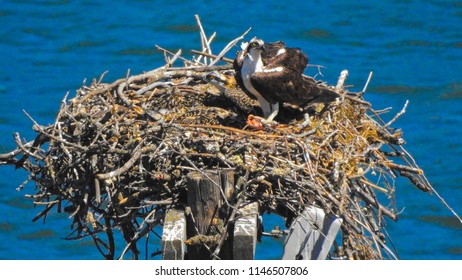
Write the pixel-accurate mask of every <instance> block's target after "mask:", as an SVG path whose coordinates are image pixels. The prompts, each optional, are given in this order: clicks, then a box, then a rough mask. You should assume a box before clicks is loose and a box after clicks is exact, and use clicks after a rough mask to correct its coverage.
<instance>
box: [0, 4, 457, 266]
mask: <svg viewBox="0 0 462 280" xmlns="http://www.w3.org/2000/svg"><path fill="white" fill-rule="evenodd" d="M228 2H231V1H228ZM194 14H199V15H200V17H201V19H202V23H203V26H204V28H205V30H206V33H207V34H208V35H211V34H212V32H214V31H216V32H217V37H216V40H215V41H214V43H213V44H212V48H213V50H214V52H215V53H218V52H219V51H220V50H221V49H222V48H223V47H224V46H225V45H226V44H227V43H228V42H229V41H230V40H232V39H234V38H236V37H238V36H239V35H240V34H242V33H243V32H244V31H245V30H246V29H247V28H249V27H252V31H251V33H250V34H249V35H248V37H247V39H250V38H251V37H253V36H258V37H260V38H262V39H264V40H266V41H276V40H283V41H285V42H286V43H287V44H288V45H289V46H294V47H300V48H302V49H303V50H304V51H305V52H306V53H307V54H308V56H309V57H310V63H312V64H319V65H323V66H325V68H322V74H323V75H324V76H323V77H322V78H323V79H324V80H326V81H327V82H330V83H335V82H336V80H337V77H338V75H339V73H340V71H341V70H343V69H348V70H349V72H350V76H349V78H348V84H350V85H352V86H353V89H356V90H361V89H362V87H363V85H364V83H365V80H366V78H367V76H368V74H369V71H374V76H373V79H372V81H371V84H370V86H369V88H368V92H367V94H366V99H367V100H369V101H370V102H372V103H373V104H374V107H375V108H377V109H379V108H385V107H389V106H391V107H393V113H396V112H398V111H399V110H400V109H401V107H402V106H403V104H404V103H405V101H406V100H409V101H410V105H409V107H408V110H407V113H406V114H405V115H404V116H403V117H402V118H401V119H400V120H399V121H398V122H397V123H396V126H397V127H402V128H403V130H404V136H405V139H406V141H407V144H406V146H405V148H406V149H407V150H408V151H409V152H411V153H412V154H413V156H414V157H415V159H416V160H417V163H418V164H419V165H420V167H421V168H423V169H424V170H425V172H426V175H427V176H428V178H429V180H430V181H431V182H432V183H433V185H434V187H435V188H436V190H437V191H438V192H439V193H440V194H441V195H442V196H443V197H444V198H445V199H446V200H447V202H448V203H449V204H450V205H451V206H452V207H453V208H454V209H455V210H456V211H457V212H458V213H462V172H461V171H462V168H461V167H462V164H461V159H462V145H461V142H462V141H461V138H462V2H460V1H450V0H433V1H417V0H400V1H398V0H396V1H290V2H287V1H260V0H253V1H244V2H240V3H237V1H233V3H225V2H224V1H216V2H215V1H200V2H199V1H197V2H194V1H175V2H172V1H147V0H145V1H143V0H138V1H117V2H116V1H101V0H99V1H65V0H62V1H51V0H50V1H36V0H30V1H8V0H3V1H2V4H1V5H0V112H1V114H0V153H3V152H6V151H9V150H11V149H13V148H14V145H13V143H14V142H13V137H12V133H14V132H20V133H21V135H22V137H24V138H26V139H27V140H31V139H32V138H33V137H34V133H33V132H32V130H31V125H32V123H31V121H30V120H29V119H28V118H27V117H26V116H25V115H24V114H23V112H22V110H23V109H24V110H26V111H27V112H28V113H29V114H31V115H32V116H33V117H34V118H35V120H37V121H38V122H39V123H41V124H48V123H52V122H53V121H54V117H55V114H56V112H57V111H58V108H59V105H60V101H61V99H62V98H63V96H64V94H65V93H66V92H67V91H70V92H71V96H72V95H73V94H74V91H75V90H76V89H77V88H78V87H80V86H81V85H82V83H83V80H84V79H87V80H88V81H91V79H92V78H94V77H99V75H100V74H101V73H103V72H104V71H106V70H109V73H108V75H107V76H106V78H105V81H106V82H110V81H112V80H115V79H117V78H120V77H123V76H125V75H126V73H127V70H128V69H130V71H131V73H139V72H141V71H144V70H151V69H154V68H156V67H159V66H161V65H163V56H162V55H161V54H160V53H157V52H156V51H155V47H154V46H155V45H156V44H157V45H160V46H162V47H164V48H167V49H171V50H176V49H178V48H182V49H183V51H184V52H183V53H184V54H185V55H186V56H188V55H189V54H188V53H187V50H189V49H199V48H200V39H199V35H198V34H199V33H198V31H197V27H196V22H195V19H194ZM236 50H237V49H236ZM232 53H234V51H233V52H232ZM228 56H229V57H232V55H231V54H230V55H228ZM316 72H317V69H316V68H310V69H308V71H307V73H308V74H315V73H316ZM392 116H393V115H392V114H390V116H389V118H391V117H392ZM26 178H27V174H26V173H25V172H23V171H20V170H16V171H15V170H14V169H13V168H12V167H0V259H100V258H101V256H100V255H99V253H98V252H97V250H96V249H95V247H94V246H93V244H92V241H91V240H83V241H65V240H63V237H65V236H66V234H67V233H69V230H70V229H69V226H70V220H69V219H68V218H67V215H66V214H57V213H53V214H52V215H50V216H49V217H47V220H46V223H42V222H41V221H39V222H36V223H32V222H31V220H32V218H33V217H34V216H35V215H36V214H37V213H38V212H39V211H40V209H38V208H34V207H32V204H31V201H29V200H27V199H25V198H24V195H25V194H26V193H33V192H34V186H33V185H32V184H29V185H27V186H26V188H25V189H24V190H23V191H20V192H18V191H16V190H15V189H16V188H17V187H18V186H19V185H20V184H21V183H22V182H23V181H24V180H25V179H26ZM396 196H397V205H398V208H399V209H400V210H402V214H401V215H400V219H399V221H398V222H397V223H394V222H392V221H388V227H387V228H388V230H389V233H390V235H391V237H392V240H393V241H394V246H395V247H396V248H397V250H398V252H399V255H400V257H401V258H402V259H462V234H461V233H462V231H461V230H462V226H461V225H460V224H459V223H458V222H457V221H456V220H455V219H454V218H453V217H452V215H451V213H450V212H449V211H448V210H447V209H446V208H444V207H443V206H442V204H441V203H440V202H439V200H438V199H437V198H436V197H435V196H430V195H427V194H424V193H422V192H420V191H418V190H417V189H416V188H414V187H413V186H411V185H410V184H409V183H407V182H406V181H398V186H397V194H396ZM265 221H266V223H267V228H271V225H270V224H277V223H281V222H280V221H279V220H278V219H275V218H271V217H265ZM152 240H153V241H151V242H152V244H151V246H152V248H153V249H155V248H158V247H159V244H158V242H157V241H156V238H152ZM281 246H282V241H281V240H279V241H278V240H275V241H273V240H271V239H264V240H263V243H261V244H259V245H258V247H257V258H259V259H278V258H279V257H280V254H281Z"/></svg>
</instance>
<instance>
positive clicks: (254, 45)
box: [245, 37, 265, 57]
mask: <svg viewBox="0 0 462 280" xmlns="http://www.w3.org/2000/svg"><path fill="white" fill-rule="evenodd" d="M264 45H265V42H263V40H261V39H258V38H257V37H253V38H252V40H250V42H249V43H248V44H246V45H245V47H246V52H247V53H248V54H249V55H251V56H252V57H253V56H254V55H259V54H260V53H261V52H262V50H263V49H264Z"/></svg>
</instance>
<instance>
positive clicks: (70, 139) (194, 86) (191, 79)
mask: <svg viewBox="0 0 462 280" xmlns="http://www.w3.org/2000/svg"><path fill="white" fill-rule="evenodd" d="M179 54H180V53H177V54H176V55H175V56H169V53H168V52H166V51H165V55H166V57H167V58H168V59H167V60H168V63H167V64H166V65H165V66H163V67H160V68H158V69H156V70H153V71H150V72H146V73H143V74H140V75H136V76H128V77H127V78H122V79H119V80H117V81H115V82H112V83H104V82H102V81H101V80H102V78H101V79H99V80H94V81H93V83H92V84H91V85H89V86H82V87H81V88H80V89H78V90H77V93H76V96H75V97H73V98H72V99H70V100H68V99H67V96H66V98H64V100H63V102H62V105H61V108H60V109H59V112H58V114H57V117H56V120H55V122H54V123H53V124H51V125H48V126H42V125H39V124H37V123H35V122H34V127H33V128H34V130H35V131H36V132H37V137H36V138H35V140H34V141H31V142H28V143H27V141H26V142H24V141H22V140H21V139H20V137H19V134H16V136H15V140H16V143H17V146H18V148H17V150H15V151H13V152H11V153H9V154H5V155H2V163H4V164H5V163H8V164H14V165H16V166H17V167H19V168H23V169H25V170H27V171H28V172H29V174H30V176H29V178H28V180H29V181H32V182H34V183H35V186H36V189H35V190H36V192H35V194H33V195H30V197H31V198H32V199H33V200H34V203H36V204H40V205H44V209H43V210H42V211H41V212H40V213H39V215H38V216H37V217H36V219H39V218H41V217H45V216H46V215H47V213H48V212H49V211H50V210H52V209H55V210H57V211H62V210H63V211H64V212H66V213H68V214H69V215H70V217H72V227H71V228H72V229H73V230H72V231H71V233H70V234H69V236H68V238H69V239H79V238H83V237H87V236H91V237H92V238H93V239H94V240H95V243H96V244H97V246H98V248H99V249H100V251H101V252H102V254H104V255H105V257H106V258H114V257H116V255H115V254H116V248H115V245H114V241H113V240H114V233H113V230H115V229H119V230H120V231H122V233H123V236H124V239H125V241H126V244H127V248H126V249H130V250H131V251H132V252H133V253H134V255H135V257H137V249H136V244H137V241H138V240H139V239H141V238H142V237H145V236H146V235H147V234H148V233H149V231H151V230H152V229H153V228H154V227H156V226H158V225H160V226H161V225H162V222H163V213H165V211H166V210H167V209H168V208H171V207H178V206H181V205H183V204H184V193H185V189H186V188H187V180H186V176H187V174H188V173H189V172H191V171H196V172H203V171H204V170H221V169H226V170H233V172H234V176H235V181H236V182H240V189H239V191H238V192H235V193H236V194H239V195H241V196H243V197H245V199H246V200H248V201H258V202H259V204H260V207H261V208H260V209H261V211H262V212H269V213H275V214H278V215H281V216H283V217H284V218H285V219H286V220H287V225H288V226H289V225H290V222H291V219H292V218H293V217H295V216H297V214H298V213H300V212H301V211H303V209H304V208H305V206H306V205H317V206H318V207H320V208H322V209H323V210H324V211H325V212H326V213H327V214H329V215H335V216H336V217H339V218H341V219H342V227H341V236H340V237H339V238H338V240H337V242H336V243H337V245H338V246H337V250H336V251H335V252H332V256H336V257H340V258H350V259H381V258H388V257H394V254H393V250H391V249H389V248H388V247H387V244H386V241H385V240H386V236H385V231H383V229H384V226H385V222H384V217H388V218H390V219H391V220H393V221H395V220H397V211H396V209H395V208H394V203H393V202H394V193H395V181H396V178H397V177H399V176H402V177H406V178H408V179H409V180H410V182H411V183H412V184H414V185H415V186H416V187H418V188H419V189H421V190H423V191H426V192H429V191H431V190H432V188H431V186H430V184H429V183H428V181H427V180H426V178H425V177H424V175H423V172H422V170H421V169H419V168H418V167H417V165H416V164H415V162H414V160H413V159H412V157H411V156H410V155H409V154H408V153H407V152H406V151H405V150H404V148H403V146H402V145H403V143H404V140H403V138H402V136H401V131H400V130H398V129H393V128H392V127H391V125H392V123H393V122H394V120H395V119H396V118H397V117H399V116H400V115H401V114H402V113H404V109H403V110H402V111H401V112H400V113H399V114H398V115H396V116H395V118H391V121H390V122H388V123H386V122H384V121H383V120H382V118H381V117H380V115H381V114H382V113H384V112H379V111H376V110H374V109H373V108H372V107H371V104H370V103H368V102H367V101H365V100H364V98H363V93H364V91H362V92H357V93H354V92H350V91H348V90H346V89H344V87H343V82H344V78H345V77H343V78H342V79H340V81H339V84H338V85H337V87H336V90H337V91H338V92H339V93H340V94H341V96H342V97H341V99H340V100H339V101H338V102H336V103H332V104H329V105H318V106H315V107H310V108H292V107H290V106H285V107H284V108H283V109H282V110H281V112H280V115H279V116H278V119H277V120H279V125H275V126H271V127H268V128H266V129H264V130H259V131H254V130H251V129H247V128H245V123H246V119H247V114H246V113H245V110H242V108H240V107H239V105H237V104H236V103H233V102H231V101H229V100H227V98H226V96H223V95H222V94H220V92H219V91H218V90H217V89H216V88H215V87H214V86H212V85H210V84H208V83H206V82H205V81H204V80H203V76H204V74H206V73H207V72H209V71H211V70H217V71H225V70H226V71H229V70H230V69H232V66H231V64H229V63H227V64H222V65H221V66H210V65H205V64H202V65H200V63H201V61H199V59H197V58H196V59H195V60H188V59H184V58H182V59H183V60H184V63H185V67H181V68H179V67H177V68H173V67H171V64H172V63H173V60H175V59H177V58H178V57H181V56H180V55H179ZM172 57H173V58H172ZM200 59H203V57H202V58H200ZM254 109H255V112H256V114H259V108H258V107H255V108H254ZM306 113H308V114H309V118H308V119H307V118H306V117H304V116H306V115H305V114H306ZM233 201H236V200H235V199H234V200H233V199H229V203H233ZM223 221H224V223H226V222H227V220H226V217H224V218H223ZM104 235H106V236H107V238H102V236H104ZM103 240H107V241H103ZM125 251H127V250H124V252H123V253H122V255H123V254H124V253H125ZM384 252H385V253H386V254H384Z"/></svg>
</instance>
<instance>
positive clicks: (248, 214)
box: [233, 202, 258, 260]
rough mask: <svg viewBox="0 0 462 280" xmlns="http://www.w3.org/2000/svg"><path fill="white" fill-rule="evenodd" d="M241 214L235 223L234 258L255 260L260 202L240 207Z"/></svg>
mask: <svg viewBox="0 0 462 280" xmlns="http://www.w3.org/2000/svg"><path fill="white" fill-rule="evenodd" d="M239 214H240V215H239V216H240V217H239V218H238V219H236V221H235V223H234V237H233V259H234V260H253V259H254V256H255V247H256V245H257V234H258V202H252V203H248V204H246V205H244V206H242V207H240V208H239Z"/></svg>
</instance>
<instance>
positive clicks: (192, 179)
mask: <svg viewBox="0 0 462 280" xmlns="http://www.w3.org/2000/svg"><path fill="white" fill-rule="evenodd" d="M233 175H234V173H233V172H216V171H208V172H205V173H203V172H190V173H189V174H188V176H187V180H188V199H187V202H188V206H189V207H190V208H191V212H192V215H193V217H194V220H195V222H196V224H195V225H189V224H188V238H191V237H193V235H194V234H197V233H198V234H200V235H206V236H207V235H210V234H211V233H210V229H211V226H212V225H214V226H215V225H217V223H218V221H219V219H220V218H221V219H223V218H224V217H220V214H223V213H226V211H220V210H221V207H222V206H223V204H224V203H223V195H222V194H224V195H225V197H227V196H228V195H229V196H231V195H232V188H233V187H234V176H233ZM193 226H195V227H197V231H196V230H193V229H192V228H191V227H193ZM226 247H227V246H224V250H223V251H226ZM212 252H213V249H212ZM212 252H210V251H209V250H208V249H207V248H206V247H205V246H203V245H200V244H199V245H190V246H188V258H189V259H211V253H212Z"/></svg>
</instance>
